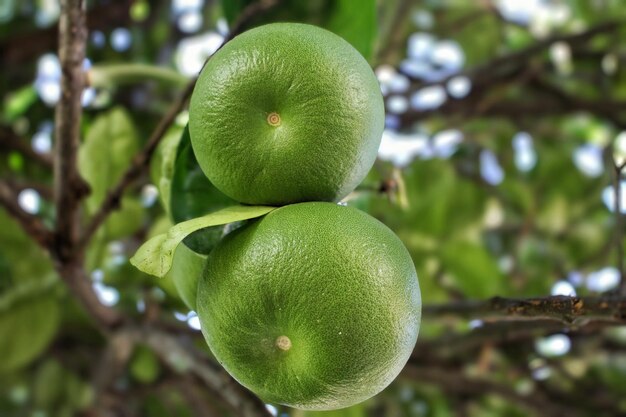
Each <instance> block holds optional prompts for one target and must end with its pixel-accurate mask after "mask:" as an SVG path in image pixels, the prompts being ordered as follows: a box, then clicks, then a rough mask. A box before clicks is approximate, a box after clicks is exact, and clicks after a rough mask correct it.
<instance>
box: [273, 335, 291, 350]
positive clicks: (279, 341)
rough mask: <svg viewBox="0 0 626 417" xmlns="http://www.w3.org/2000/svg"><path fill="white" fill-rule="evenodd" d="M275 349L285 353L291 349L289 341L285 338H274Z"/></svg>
mask: <svg viewBox="0 0 626 417" xmlns="http://www.w3.org/2000/svg"><path fill="white" fill-rule="evenodd" d="M276 347H277V348H278V349H280V350H284V351H285V352H286V351H288V350H289V349H291V340H290V339H289V338H288V337H287V336H278V337H277V338H276Z"/></svg>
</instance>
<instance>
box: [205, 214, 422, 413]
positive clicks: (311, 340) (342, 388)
mask: <svg viewBox="0 0 626 417" xmlns="http://www.w3.org/2000/svg"><path fill="white" fill-rule="evenodd" d="M197 311H198V315H199V318H200V322H201V326H202V332H203V334H204V336H205V338H206V341H207V342H208V344H209V347H210V348H211V350H212V352H213V354H214V355H215V357H216V358H217V359H218V360H219V362H220V363H221V364H222V365H223V366H224V368H225V369H226V370H227V371H228V372H229V373H230V374H231V375H232V376H233V377H234V378H235V379H237V380H238V381H239V382H240V383H241V384H242V385H244V386H246V387H247V388H249V389H250V390H251V391H253V392H254V393H256V394H257V395H258V396H259V397H260V398H262V399H263V400H264V401H266V402H272V403H279V404H285V405H288V406H291V407H295V408H301V409H316V410H325V409H336V408H342V407H347V406H350V405H352V404H355V403H358V402H361V401H363V400H365V399H367V398H369V397H371V396H373V395H375V394H377V393H378V392H380V391H381V390H382V389H383V388H385V387H386V386H387V385H388V384H389V383H390V382H391V381H392V380H393V379H394V378H395V377H396V376H397V375H398V373H399V372H400V370H401V369H402V367H403V366H404V365H405V363H406V361H407V360H408V358H409V356H410V354H411V352H412V350H413V347H414V345H415V341H416V338H417V334H418V330H419V324H420V317H421V298H420V290H419V285H418V281H417V275H416V272H415V267H414V266H413V262H412V260H411V257H410V255H409V253H408V252H407V250H406V248H405V247H404V246H403V244H402V242H401V241H400V240H399V239H398V237H397V236H396V235H395V234H394V233H393V232H392V231H391V230H390V229H388V228H387V227H386V226H385V225H384V224H382V223H380V222H379V221H378V220H376V219H374V218H373V217H371V216H369V215H367V214H365V213H363V212H361V211H359V210H356V209H353V208H351V207H344V206H340V205H336V204H332V203H302V204H295V205H290V206H285V207H282V208H279V209H277V210H274V211H272V212H270V213H269V214H267V215H266V216H265V217H263V218H261V219H259V220H256V221H253V222H251V223H250V224H248V225H247V226H245V227H242V228H241V229H238V230H236V231H234V232H232V233H231V234H229V235H228V236H226V237H225V238H224V239H223V241H222V242H221V243H220V244H218V246H217V247H216V248H215V249H214V250H213V252H211V253H210V254H209V257H208V261H207V265H206V268H205V270H204V272H203V276H202V277H201V278H200V282H199V285H198V298H197Z"/></svg>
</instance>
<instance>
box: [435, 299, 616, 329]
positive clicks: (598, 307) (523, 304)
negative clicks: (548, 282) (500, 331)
mask: <svg viewBox="0 0 626 417" xmlns="http://www.w3.org/2000/svg"><path fill="white" fill-rule="evenodd" d="M423 314H424V315H425V316H430V317H435V316H436V317H442V316H446V315H450V316H456V317H463V318H477V319H485V318H490V319H493V318H499V319H503V320H511V319H526V320H536V319H554V320H559V321H561V322H563V323H566V324H571V323H575V322H579V321H585V320H590V319H594V320H597V319H602V320H608V321H613V322H616V323H626V297H617V296H612V295H607V296H604V297H582V298H581V297H568V296H562V295H557V296H551V297H544V298H526V299H513V298H501V297H494V298H491V299H488V300H484V301H483V300H478V301H459V302H453V303H448V304H440V305H429V306H428V305H427V306H424V309H423Z"/></svg>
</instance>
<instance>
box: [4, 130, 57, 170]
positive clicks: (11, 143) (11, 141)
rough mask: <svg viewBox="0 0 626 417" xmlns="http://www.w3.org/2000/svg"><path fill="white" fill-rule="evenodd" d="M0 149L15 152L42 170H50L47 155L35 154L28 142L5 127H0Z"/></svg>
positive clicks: (50, 159) (50, 162) (50, 161)
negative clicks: (39, 166)
mask: <svg viewBox="0 0 626 417" xmlns="http://www.w3.org/2000/svg"><path fill="white" fill-rule="evenodd" d="M0 148H3V149H7V150H14V151H17V152H19V153H21V154H22V155H24V156H25V157H27V158H28V159H30V160H32V161H34V162H36V163H38V164H39V165H41V166H43V167H44V168H52V158H51V156H50V155H49V154H42V153H37V152H35V150H34V149H33V148H32V146H30V144H29V143H28V142H26V141H25V140H24V139H22V138H20V137H19V136H17V135H16V134H15V133H14V132H13V131H12V130H11V129H9V128H7V127H5V126H3V127H0Z"/></svg>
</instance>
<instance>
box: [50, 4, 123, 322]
mask: <svg viewBox="0 0 626 417" xmlns="http://www.w3.org/2000/svg"><path fill="white" fill-rule="evenodd" d="M86 41H87V28H86V27H85V3H84V0H63V1H61V16H60V18H59V61H60V64H61V72H62V77H61V98H60V100H59V103H58V105H57V107H56V113H55V136H56V137H55V139H56V143H55V150H54V200H55V206H56V230H55V239H54V242H53V244H52V245H50V247H49V249H50V252H51V254H52V256H53V258H54V260H55V267H56V269H57V271H58V272H59V275H61V277H62V278H63V279H64V281H65V283H66V284H67V286H68V287H69V289H70V291H71V292H72V293H73V294H74V296H75V297H76V298H77V299H78V300H79V301H80V302H81V303H82V305H83V307H84V308H85V310H86V311H87V312H88V313H90V314H91V316H92V317H93V318H94V319H95V320H96V322H97V324H98V325H99V326H100V327H101V328H104V329H108V328H111V327H113V326H115V325H117V324H119V323H120V322H121V321H122V317H121V316H120V315H119V314H118V313H117V312H116V311H115V310H113V309H111V308H109V307H107V306H105V305H103V304H102V303H100V301H99V300H98V297H97V296H96V294H95V292H94V289H93V287H92V285H91V281H90V280H89V277H88V276H87V273H86V272H85V268H84V265H83V260H82V256H81V255H82V253H81V252H80V251H79V250H77V246H76V243H77V240H78V237H79V230H80V217H79V214H80V200H81V198H82V197H83V196H84V195H85V194H86V193H87V191H88V186H87V185H86V183H85V182H84V181H83V180H82V178H81V177H80V175H79V173H78V167H77V158H76V156H77V151H78V146H79V143H80V119H81V116H82V103H81V99H82V93H83V88H84V86H85V74H84V71H83V61H84V59H85V43H86Z"/></svg>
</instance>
